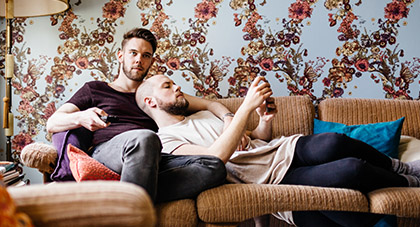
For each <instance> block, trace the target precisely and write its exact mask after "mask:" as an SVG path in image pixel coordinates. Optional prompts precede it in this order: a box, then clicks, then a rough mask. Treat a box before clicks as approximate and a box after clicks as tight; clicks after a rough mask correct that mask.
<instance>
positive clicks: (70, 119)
mask: <svg viewBox="0 0 420 227" xmlns="http://www.w3.org/2000/svg"><path fill="white" fill-rule="evenodd" d="M98 115H101V116H104V115H107V114H106V113H105V111H103V110H101V109H99V108H96V107H93V108H89V109H87V110H84V111H80V110H79V108H78V107H77V106H76V105H74V104H72V103H65V104H64V105H62V106H61V107H60V108H58V109H57V111H55V113H54V114H53V115H51V117H50V118H48V121H47V131H48V132H50V133H55V132H62V131H66V130H70V129H75V128H79V127H85V128H86V129H88V130H90V131H95V130H98V129H101V128H105V127H106V126H107V124H106V123H105V122H103V121H102V120H101V119H100V118H99V116H98Z"/></svg>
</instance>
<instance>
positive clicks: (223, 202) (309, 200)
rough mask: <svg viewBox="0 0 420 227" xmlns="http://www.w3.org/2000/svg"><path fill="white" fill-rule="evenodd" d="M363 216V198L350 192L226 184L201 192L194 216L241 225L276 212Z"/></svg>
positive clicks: (364, 208) (301, 187)
mask: <svg viewBox="0 0 420 227" xmlns="http://www.w3.org/2000/svg"><path fill="white" fill-rule="evenodd" d="M294 210H295V211H297V210H337V211H360V212H367V211H368V210H369V204H368V201H367V198H366V197H365V196H364V195H363V194H362V193H361V192H360V191H356V190H351V189H340V188H324V187H314V186H301V185H262V184H227V185H223V186H220V187H217V188H213V189H210V190H206V191H204V192H202V193H201V194H200V195H199V196H198V198H197V212H198V216H199V218H200V219H201V220H203V221H204V222H211V223H217V222H241V221H244V220H247V219H249V218H252V217H257V216H260V215H263V214H269V213H275V212H277V211H294Z"/></svg>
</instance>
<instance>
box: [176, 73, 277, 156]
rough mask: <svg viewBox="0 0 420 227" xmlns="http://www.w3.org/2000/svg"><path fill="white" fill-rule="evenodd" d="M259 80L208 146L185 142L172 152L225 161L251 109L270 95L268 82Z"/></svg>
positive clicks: (236, 144) (244, 127)
mask: <svg viewBox="0 0 420 227" xmlns="http://www.w3.org/2000/svg"><path fill="white" fill-rule="evenodd" d="M261 80H262V78H261V77H257V78H256V79H255V80H254V82H253V83H252V84H251V86H250V88H249V90H248V94H247V96H246V97H245V99H244V101H243V103H242V105H241V106H240V107H239V109H238V110H237V111H236V114H235V116H234V117H233V119H232V122H231V123H230V124H229V126H228V127H227V128H226V130H224V131H223V133H222V134H221V135H220V137H219V138H217V140H216V141H215V142H214V143H213V144H212V145H210V147H203V146H197V145H190V144H186V145H182V146H180V147H179V148H177V149H176V150H175V151H174V152H173V154H182V155H192V154H195V155H214V156H216V157H219V158H220V159H221V160H222V161H223V162H224V163H226V162H227V161H228V160H229V158H230V156H232V154H233V152H234V151H235V150H236V148H237V146H238V143H239V141H240V139H241V138H242V136H243V135H244V133H245V129H246V124H247V121H248V119H249V116H250V114H251V113H252V111H254V110H255V109H256V108H257V107H258V106H260V105H261V104H262V103H263V102H264V100H265V99H267V98H268V97H270V96H271V95H272V91H271V89H270V86H269V84H268V83H262V84H260V85H258V83H259V82H260V81H261Z"/></svg>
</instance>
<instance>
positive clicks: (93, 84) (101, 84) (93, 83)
mask: <svg viewBox="0 0 420 227" xmlns="http://www.w3.org/2000/svg"><path fill="white" fill-rule="evenodd" d="M85 86H89V87H104V86H108V83H107V82H104V81H97V80H93V81H88V82H86V83H85Z"/></svg>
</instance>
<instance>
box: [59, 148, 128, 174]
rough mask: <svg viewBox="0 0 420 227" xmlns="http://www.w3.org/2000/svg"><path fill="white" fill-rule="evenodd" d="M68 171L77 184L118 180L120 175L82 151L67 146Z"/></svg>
mask: <svg viewBox="0 0 420 227" xmlns="http://www.w3.org/2000/svg"><path fill="white" fill-rule="evenodd" d="M67 156H69V161H70V169H71V172H72V174H73V177H74V179H76V181H77V182H80V181H85V180H120V175H119V174H117V173H115V172H114V171H112V170H110V169H109V168H108V167H106V166H104V165H103V164H102V163H100V162H98V161H96V160H95V159H93V158H92V157H90V156H89V155H88V154H86V153H85V152H84V151H82V150H80V149H79V148H77V147H75V146H73V145H71V144H68V145H67Z"/></svg>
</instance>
